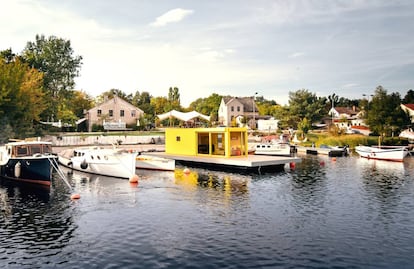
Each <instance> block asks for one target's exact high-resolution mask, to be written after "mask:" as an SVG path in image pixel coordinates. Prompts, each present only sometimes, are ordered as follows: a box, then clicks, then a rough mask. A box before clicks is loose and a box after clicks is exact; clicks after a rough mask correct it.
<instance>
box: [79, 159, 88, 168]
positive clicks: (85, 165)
mask: <svg viewBox="0 0 414 269" xmlns="http://www.w3.org/2000/svg"><path fill="white" fill-rule="evenodd" d="M80 167H81V168H82V169H86V168H88V163H87V162H86V160H83V161H82V162H81V164H80Z"/></svg>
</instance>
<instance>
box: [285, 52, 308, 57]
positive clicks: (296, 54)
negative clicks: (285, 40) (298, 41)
mask: <svg viewBox="0 0 414 269" xmlns="http://www.w3.org/2000/svg"><path fill="white" fill-rule="evenodd" d="M303 55H305V53H304V52H295V53H292V54H290V55H289V56H288V57H289V58H298V57H301V56H303Z"/></svg>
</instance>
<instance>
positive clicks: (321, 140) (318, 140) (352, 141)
mask: <svg viewBox="0 0 414 269" xmlns="http://www.w3.org/2000/svg"><path fill="white" fill-rule="evenodd" d="M307 138H308V141H307V142H306V143H304V145H305V146H311V145H312V144H313V143H314V144H315V146H316V147H319V146H320V145H329V146H345V145H348V146H349V147H350V148H351V149H353V148H355V146H358V145H367V146H372V145H378V138H379V137H378V136H365V135H358V134H353V135H340V136H333V135H330V134H327V133H323V134H315V133H311V134H307ZM407 144H408V142H407V140H406V139H400V138H399V137H386V138H385V139H384V138H383V139H382V140H381V145H407Z"/></svg>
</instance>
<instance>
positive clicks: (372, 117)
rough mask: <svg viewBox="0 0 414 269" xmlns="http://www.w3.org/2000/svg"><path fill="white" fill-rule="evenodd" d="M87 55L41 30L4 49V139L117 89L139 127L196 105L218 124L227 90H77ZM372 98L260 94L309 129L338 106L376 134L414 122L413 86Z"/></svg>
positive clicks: (276, 112) (0, 105) (277, 113)
mask: <svg viewBox="0 0 414 269" xmlns="http://www.w3.org/2000/svg"><path fill="white" fill-rule="evenodd" d="M82 59H83V58H82V56H79V55H75V53H74V50H73V49H72V47H71V43H70V41H69V40H65V39H62V38H58V37H55V36H50V37H45V36H44V35H36V37H35V41H29V42H27V44H26V46H25V48H24V49H23V51H22V52H21V53H20V54H16V53H14V52H13V51H12V49H6V50H3V51H0V89H1V91H0V124H2V127H3V131H2V132H1V134H0V142H4V141H5V140H6V139H8V138H12V137H14V138H24V137H29V136H40V135H43V134H44V133H45V132H47V131H50V130H48V128H50V127H48V125H44V124H41V123H45V122H53V121H57V120H61V121H62V122H64V123H69V124H72V125H74V123H75V121H76V120H78V119H80V118H83V116H84V112H85V111H87V110H89V109H90V108H92V107H94V106H95V105H96V104H98V103H100V102H102V101H103V100H104V96H108V97H109V98H111V97H113V96H114V95H117V96H119V97H120V98H123V99H125V100H126V101H128V102H130V103H131V104H132V105H134V106H137V107H139V108H140V109H142V110H143V111H144V112H145V116H144V118H142V119H140V121H141V124H140V127H139V128H143V127H145V126H146V125H148V124H150V123H154V122H156V121H157V118H156V115H158V114H162V113H165V112H167V111H170V110H172V109H176V110H180V111H191V110H196V111H198V112H200V113H202V114H205V115H209V116H210V118H211V119H212V123H210V124H213V125H214V124H215V123H216V124H218V109H219V106H220V102H221V99H222V98H223V97H224V96H223V95H219V94H217V93H213V94H211V95H210V96H209V97H207V98H198V99H197V100H195V101H193V102H192V103H191V104H190V106H189V107H188V108H185V107H182V106H181V102H180V92H179V89H178V87H170V88H169V89H168V95H167V96H152V95H151V94H150V92H149V91H136V92H135V93H134V94H126V93H125V92H123V91H122V90H119V89H110V90H108V91H104V92H103V93H102V94H101V95H99V96H97V97H96V98H93V97H91V96H90V95H88V94H87V93H86V92H84V91H82V90H75V89H74V88H75V78H76V77H77V76H79V74H80V69H81V65H82ZM370 97H371V98H369V97H368V98H361V99H353V100H350V99H347V98H344V97H340V96H338V95H336V94H332V95H329V96H327V97H319V96H317V95H316V94H315V93H312V92H311V91H309V90H308V89H300V90H297V91H292V92H289V102H288V105H284V106H282V105H279V104H278V103H277V102H276V101H275V100H267V99H265V98H264V97H263V96H258V97H256V103H257V106H258V108H259V114H260V115H270V116H273V117H275V118H276V119H279V120H280V123H279V125H280V127H281V128H294V129H300V130H302V131H304V132H307V131H308V130H310V129H312V128H313V124H315V123H318V122H320V121H321V120H322V119H323V118H325V117H327V115H328V111H329V109H330V108H331V107H332V106H335V107H338V106H345V107H358V108H360V109H363V110H365V111H366V112H367V113H366V114H365V116H366V123H367V124H368V125H369V126H370V128H371V130H372V131H374V132H375V133H376V134H381V135H382V134H386V135H388V134H390V133H391V132H399V131H400V130H401V129H404V128H406V127H407V126H410V125H411V120H410V118H409V116H408V115H407V114H406V113H405V112H404V111H403V110H402V109H401V108H400V104H401V103H405V104H406V103H414V91H413V90H408V91H407V94H406V95H405V96H404V98H403V99H401V96H400V94H399V93H398V92H393V93H390V94H388V92H387V90H386V89H384V88H383V87H382V86H378V87H377V88H376V89H375V92H374V94H373V95H372V96H370Z"/></svg>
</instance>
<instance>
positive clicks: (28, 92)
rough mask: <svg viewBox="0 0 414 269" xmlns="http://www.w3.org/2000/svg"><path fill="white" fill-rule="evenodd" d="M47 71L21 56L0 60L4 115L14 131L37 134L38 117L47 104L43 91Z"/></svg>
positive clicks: (0, 109) (0, 106)
mask: <svg viewBox="0 0 414 269" xmlns="http://www.w3.org/2000/svg"><path fill="white" fill-rule="evenodd" d="M42 84H43V74H42V73H41V72H39V71H38V70H36V69H34V68H30V67H29V66H28V65H27V64H25V63H22V62H21V61H20V59H15V60H13V61H11V62H6V61H0V89H1V91H0V119H1V122H2V123H3V124H5V125H4V126H6V129H7V126H11V128H12V130H13V134H15V135H17V136H18V137H21V138H23V137H27V136H29V135H33V134H34V128H33V127H34V126H33V123H34V121H39V120H40V117H39V115H40V114H41V113H42V112H43V111H44V109H45V108H46V103H45V102H44V98H43V96H44V93H43V91H42Z"/></svg>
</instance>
